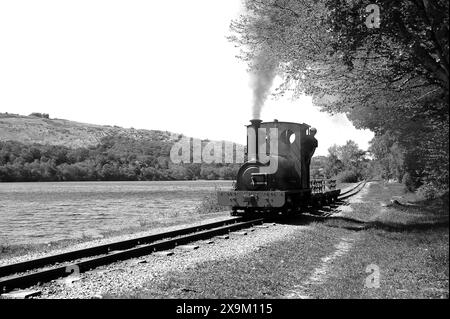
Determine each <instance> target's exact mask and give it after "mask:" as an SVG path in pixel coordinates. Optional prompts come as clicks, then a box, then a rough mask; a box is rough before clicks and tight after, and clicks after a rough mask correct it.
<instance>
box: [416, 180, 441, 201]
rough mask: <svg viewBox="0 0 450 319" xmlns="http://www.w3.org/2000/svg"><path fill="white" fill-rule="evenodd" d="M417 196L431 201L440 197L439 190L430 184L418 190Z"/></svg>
mask: <svg viewBox="0 0 450 319" xmlns="http://www.w3.org/2000/svg"><path fill="white" fill-rule="evenodd" d="M416 193H417V195H419V196H420V197H422V198H424V199H427V200H430V199H435V198H436V197H437V196H438V193H439V190H438V189H437V188H436V187H435V186H433V185H432V184H430V183H425V184H423V185H422V186H420V187H419V188H418V189H417V192H416Z"/></svg>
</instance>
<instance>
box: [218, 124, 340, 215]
mask: <svg viewBox="0 0 450 319" xmlns="http://www.w3.org/2000/svg"><path fill="white" fill-rule="evenodd" d="M250 122H251V124H250V125H248V126H247V154H246V155H247V161H246V162H245V163H244V164H243V165H242V166H241V167H240V169H239V171H238V173H237V176H236V182H235V185H234V189H233V190H230V191H219V192H218V202H219V205H223V206H231V208H232V215H247V214H263V213H298V212H302V211H304V210H305V209H307V208H308V206H320V205H327V204H330V203H332V202H333V201H336V200H337V197H338V196H339V194H340V190H339V189H336V181H333V180H311V179H310V160H311V157H312V152H311V151H310V149H311V148H310V147H308V143H309V142H310V141H311V140H312V134H311V132H312V131H313V130H314V129H313V128H311V127H310V126H309V125H307V124H304V123H303V124H299V123H292V122H279V121H277V120H274V121H273V122H262V121H261V120H251V121H250ZM313 140H314V141H315V139H313ZM316 143H317V141H316Z"/></svg>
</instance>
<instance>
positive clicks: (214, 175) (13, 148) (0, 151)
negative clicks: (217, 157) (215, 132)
mask: <svg viewBox="0 0 450 319" xmlns="http://www.w3.org/2000/svg"><path fill="white" fill-rule="evenodd" d="M171 146H172V144H170V143H168V142H166V141H138V140H134V139H132V138H128V137H122V136H114V137H105V138H103V139H102V140H101V143H100V144H99V145H97V146H95V147H89V148H77V149H72V148H68V147H65V146H52V145H40V144H33V145H26V144H22V143H19V142H13V141H6V142H0V182H28V181H137V180H143V181H148V180H192V179H211V180H212V179H233V178H234V177H235V176H236V172H237V169H238V166H237V165H233V164H227V165H223V164H203V163H202V164H173V163H172V162H171V161H170V158H169V153H170V148H171Z"/></svg>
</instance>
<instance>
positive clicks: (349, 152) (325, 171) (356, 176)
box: [311, 140, 377, 183]
mask: <svg viewBox="0 0 450 319" xmlns="http://www.w3.org/2000/svg"><path fill="white" fill-rule="evenodd" d="M373 165H374V162H373V161H371V160H370V159H369V158H368V156H367V154H366V152H365V151H363V150H361V149H360V148H359V147H358V145H357V144H356V143H355V142H354V141H351V140H349V141H347V143H346V144H345V145H340V146H338V145H333V146H331V147H330V148H329V149H328V155H327V156H317V157H313V159H312V161H311V176H312V177H313V178H335V179H337V180H338V181H340V182H343V183H354V182H357V181H360V180H363V179H366V178H372V177H374V176H375V175H376V174H377V173H376V171H375V170H374V168H373Z"/></svg>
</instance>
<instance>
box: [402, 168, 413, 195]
mask: <svg viewBox="0 0 450 319" xmlns="http://www.w3.org/2000/svg"><path fill="white" fill-rule="evenodd" d="M402 184H403V185H404V186H405V189H406V190H407V191H408V192H414V191H415V190H416V184H415V182H414V180H413V179H412V177H411V175H410V174H409V173H405V174H404V175H403V178H402Z"/></svg>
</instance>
